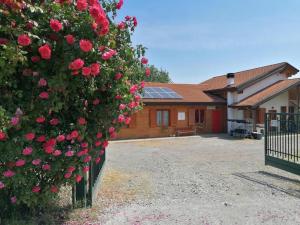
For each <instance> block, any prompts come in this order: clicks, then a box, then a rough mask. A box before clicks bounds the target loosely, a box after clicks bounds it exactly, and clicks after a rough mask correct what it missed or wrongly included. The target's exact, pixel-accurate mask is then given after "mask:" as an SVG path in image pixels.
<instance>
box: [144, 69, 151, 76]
mask: <svg viewBox="0 0 300 225" xmlns="http://www.w3.org/2000/svg"><path fill="white" fill-rule="evenodd" d="M145 73H146V76H147V77H149V76H150V75H151V70H150V68H148V67H147V68H146V70H145Z"/></svg>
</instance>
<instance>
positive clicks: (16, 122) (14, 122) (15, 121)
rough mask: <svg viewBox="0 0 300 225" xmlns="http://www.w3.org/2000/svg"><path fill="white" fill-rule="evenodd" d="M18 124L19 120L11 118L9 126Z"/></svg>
mask: <svg viewBox="0 0 300 225" xmlns="http://www.w3.org/2000/svg"><path fill="white" fill-rule="evenodd" d="M19 122H20V118H19V117H16V116H15V117H12V118H11V121H10V123H11V125H13V126H17V125H18V124H19Z"/></svg>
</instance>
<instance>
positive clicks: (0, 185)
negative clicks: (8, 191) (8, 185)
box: [0, 181, 5, 190]
mask: <svg viewBox="0 0 300 225" xmlns="http://www.w3.org/2000/svg"><path fill="white" fill-rule="evenodd" d="M3 188H5V185H4V183H2V182H1V181H0V190H1V189H3Z"/></svg>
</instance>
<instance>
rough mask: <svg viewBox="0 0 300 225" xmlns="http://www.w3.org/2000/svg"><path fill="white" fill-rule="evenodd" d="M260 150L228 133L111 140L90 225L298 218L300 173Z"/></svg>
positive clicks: (199, 223) (259, 143)
mask: <svg viewBox="0 0 300 225" xmlns="http://www.w3.org/2000/svg"><path fill="white" fill-rule="evenodd" d="M263 152H264V150H263V141H257V140H237V139H232V138H229V137H227V136H226V135H220V136H201V137H198V136H196V137H186V138H168V139H155V140H138V141H128V142H126V141H125V142H123V141H120V142H112V143H111V144H110V147H109V149H108V151H107V162H106V165H105V169H104V173H103V178H102V183H101V186H100V190H99V197H98V201H97V203H96V205H95V207H94V208H93V209H91V210H90V211H89V212H88V213H87V214H89V215H88V217H89V221H91V220H92V221H95V223H88V224H105V225H123V224H124V225H127V224H128V225H150V224H151V225H152V224H154V225H160V224H162V225H173V224H180V225H202V224H203V225H208V224H210V225H215V224H217V225H219V224H228V225H233V224H243V225H247V224H255V225H257V224H272V225H276V224H278V225H283V224H284V225H288V224H300V214H299V211H300V179H299V177H297V176H294V175H292V174H289V173H286V172H284V171H281V170H277V169H275V168H271V167H265V166H264V154H263Z"/></svg>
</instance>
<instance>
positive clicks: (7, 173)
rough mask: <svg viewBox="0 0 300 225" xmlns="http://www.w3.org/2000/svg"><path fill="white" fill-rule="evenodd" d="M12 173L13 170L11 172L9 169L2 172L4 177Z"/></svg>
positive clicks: (13, 173)
mask: <svg viewBox="0 0 300 225" xmlns="http://www.w3.org/2000/svg"><path fill="white" fill-rule="evenodd" d="M14 175H15V172H13V171H11V170H6V171H4V172H3V176H4V177H13V176H14Z"/></svg>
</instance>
